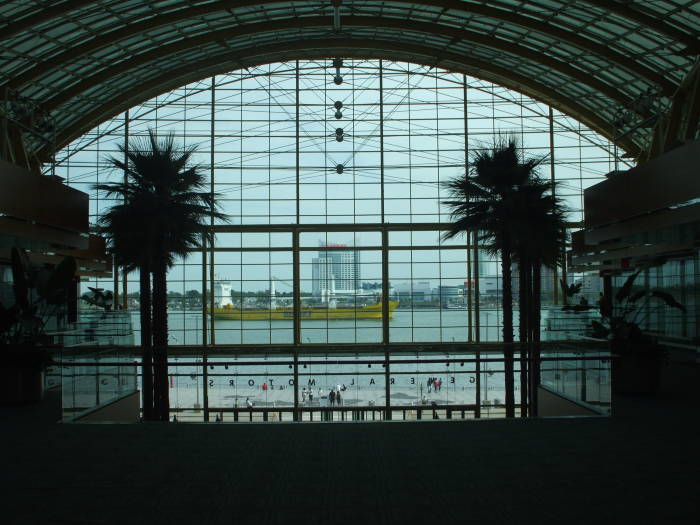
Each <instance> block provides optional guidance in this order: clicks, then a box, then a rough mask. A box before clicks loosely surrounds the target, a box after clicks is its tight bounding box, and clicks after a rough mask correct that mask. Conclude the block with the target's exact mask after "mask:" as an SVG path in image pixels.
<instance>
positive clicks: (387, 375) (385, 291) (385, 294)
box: [379, 60, 391, 420]
mask: <svg viewBox="0 0 700 525" xmlns="http://www.w3.org/2000/svg"><path fill="white" fill-rule="evenodd" d="M379 180H380V182H379V183H380V186H381V188H380V198H381V218H382V344H383V345H384V396H385V398H386V400H385V401H386V403H385V409H384V419H386V420H391V371H390V364H389V363H390V355H389V337H390V336H389V232H388V230H387V229H386V227H385V226H384V222H385V219H384V62H383V61H382V60H380V61H379Z"/></svg>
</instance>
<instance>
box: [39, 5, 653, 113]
mask: <svg viewBox="0 0 700 525" xmlns="http://www.w3.org/2000/svg"><path fill="white" fill-rule="evenodd" d="M327 25H328V19H327V17H314V18H303V19H300V20H298V22H297V24H296V28H297V29H298V28H301V27H304V28H308V27H325V26H327ZM343 25H344V27H348V26H355V27H368V28H372V29H375V28H390V29H395V30H398V31H406V30H413V31H417V32H419V33H427V34H434V35H440V36H443V37H445V38H448V39H451V40H452V42H453V43H454V42H456V41H468V42H473V43H475V44H477V45H481V46H486V47H489V48H493V49H497V50H499V51H502V52H505V53H508V54H513V55H517V56H521V57H523V58H526V59H527V60H530V61H533V62H539V63H542V64H543V65H545V66H547V67H550V68H552V69H553V70H555V71H558V72H560V73H561V74H563V75H566V76H568V77H570V78H572V79H574V80H575V81H577V82H579V83H581V84H583V85H588V86H589V87H590V88H592V89H594V90H596V91H598V92H600V93H602V94H603V95H605V96H607V97H609V98H611V99H612V100H615V101H616V102H618V103H619V104H621V105H623V106H625V107H631V106H632V100H631V99H630V98H629V97H627V96H625V95H624V94H623V93H621V92H620V91H618V90H617V89H615V88H613V87H612V86H610V85H608V84H606V83H605V82H602V81H600V80H598V79H596V78H595V77H593V76H591V75H590V74H587V73H586V72H584V71H581V70H579V69H576V68H574V67H572V66H570V65H569V64H567V63H564V62H561V61H560V60H556V59H553V58H551V57H547V56H544V55H542V54H541V53H537V52H535V51H533V50H532V49H529V48H525V47H523V46H519V45H515V44H511V43H509V42H504V41H500V40H498V39H495V38H491V37H488V36H486V35H482V34H479V33H474V32H471V31H463V30H461V29H456V28H452V29H449V28H439V32H438V31H435V30H433V29H435V27H434V25H433V24H430V23H426V22H413V21H402V20H386V19H377V18H371V17H345V18H344V19H343ZM286 27H287V22H286V21H281V22H264V23H261V24H251V25H249V26H243V27H240V28H236V29H230V30H223V31H217V32H213V33H206V34H204V35H200V36H197V37H193V38H188V39H184V40H180V41H178V42H175V43H173V44H169V45H165V46H161V47H158V48H156V49H154V50H153V51H150V52H147V53H143V54H141V55H136V56H134V57H133V58H131V59H130V60H124V61H122V62H121V63H119V64H117V65H115V66H113V67H110V68H108V69H105V70H103V71H100V72H98V73H96V74H95V75H92V76H89V77H86V78H85V79H84V80H82V81H80V82H78V83H77V84H75V85H73V86H71V87H69V88H67V89H65V90H61V91H60V92H59V93H57V94H56V96H54V97H52V98H50V99H48V100H46V101H44V102H43V103H42V107H43V108H44V109H46V110H47V111H52V110H53V109H54V108H56V107H57V106H60V105H61V104H64V103H65V102H67V101H69V100H70V99H71V98H73V97H76V96H78V95H79V94H80V93H82V92H85V91H88V90H90V89H92V88H94V87H95V86H97V85H98V84H100V83H102V82H106V81H108V80H109V79H110V78H112V77H115V76H117V75H120V74H123V73H126V72H128V71H129V70H132V69H134V68H136V67H139V66H141V65H145V64H148V63H149V62H156V61H158V60H159V59H161V58H163V57H165V56H168V55H170V54H173V53H177V52H179V51H184V50H188V49H194V48H197V47H198V46H201V45H204V44H211V43H214V42H220V41H226V40H231V39H234V38H239V37H242V36H250V35H254V34H257V33H269V32H278V31H280V30H282V29H285V28H286ZM431 30H433V31H431ZM313 40H314V39H310V41H313ZM404 41H406V40H404ZM431 47H432V46H431ZM433 49H434V53H440V52H441V50H440V49H439V48H433ZM642 116H647V115H642Z"/></svg>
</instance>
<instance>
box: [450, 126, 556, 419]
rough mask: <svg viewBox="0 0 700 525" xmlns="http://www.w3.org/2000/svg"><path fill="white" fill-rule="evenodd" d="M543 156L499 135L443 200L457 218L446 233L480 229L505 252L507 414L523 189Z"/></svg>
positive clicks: (511, 407)
mask: <svg viewBox="0 0 700 525" xmlns="http://www.w3.org/2000/svg"><path fill="white" fill-rule="evenodd" d="M543 161H544V157H539V158H524V157H523V155H522V153H521V151H520V150H519V148H518V142H517V140H516V139H515V138H514V137H507V138H504V137H498V138H497V139H496V140H494V143H493V145H491V146H490V147H488V148H482V149H478V150H475V151H474V153H473V154H472V157H471V159H470V168H469V170H468V171H467V172H466V173H465V174H464V176H462V177H457V178H455V179H453V180H450V181H448V182H447V183H446V184H445V186H446V188H447V190H448V192H449V194H450V196H451V197H452V200H447V201H443V204H445V205H446V206H448V207H449V208H450V209H451V218H452V220H453V223H452V226H451V228H450V229H449V230H448V231H447V232H446V233H445V234H444V238H446V239H449V238H452V237H454V236H456V235H458V234H460V233H464V232H469V231H475V232H477V231H478V232H480V236H479V239H480V240H482V241H484V246H485V247H486V249H487V250H488V251H489V252H490V253H492V254H499V255H500V256H501V276H502V287H503V288H502V294H503V343H504V346H505V348H504V368H505V390H506V392H505V395H506V417H514V416H515V388H514V377H513V372H514V351H513V291H512V284H511V282H512V280H511V279H512V269H511V263H512V259H513V255H514V253H515V250H516V247H517V245H518V242H517V240H518V238H520V237H521V236H522V229H521V224H520V222H519V221H517V220H515V216H516V215H518V214H520V215H524V214H526V213H525V212H526V211H527V210H526V209H525V208H524V203H525V193H523V192H526V191H528V190H527V187H528V184H529V183H530V182H531V181H532V178H533V175H534V174H535V172H536V171H537V168H538V166H539V165H540V164H541V163H542V162H543Z"/></svg>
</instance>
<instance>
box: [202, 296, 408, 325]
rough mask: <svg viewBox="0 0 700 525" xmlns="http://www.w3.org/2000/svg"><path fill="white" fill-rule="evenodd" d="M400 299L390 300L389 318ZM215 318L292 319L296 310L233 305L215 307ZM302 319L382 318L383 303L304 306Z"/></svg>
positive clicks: (230, 319) (249, 319) (245, 319)
mask: <svg viewBox="0 0 700 525" xmlns="http://www.w3.org/2000/svg"><path fill="white" fill-rule="evenodd" d="M398 304H399V302H398V301H389V319H391V317H392V314H393V313H394V310H395V309H396V307H397V306H398ZM213 315H214V319H222V320H228V321H241V320H243V321H267V320H292V319H293V318H294V310H293V309H292V308H289V307H288V308H274V309H267V310H266V309H250V310H240V309H238V308H234V307H233V306H224V307H221V308H214V312H213ZM300 317H301V319H318V320H327V319H381V318H382V305H381V303H377V304H371V305H368V306H363V307H360V308H318V307H302V309H301V311H300Z"/></svg>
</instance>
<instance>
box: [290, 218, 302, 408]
mask: <svg viewBox="0 0 700 525" xmlns="http://www.w3.org/2000/svg"><path fill="white" fill-rule="evenodd" d="M292 272H293V273H292V295H293V301H294V314H293V323H294V327H293V331H294V380H293V383H294V385H293V386H294V421H301V417H300V413H299V348H300V345H301V280H300V273H301V272H300V267H299V230H298V229H295V230H294V231H293V232H292Z"/></svg>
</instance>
